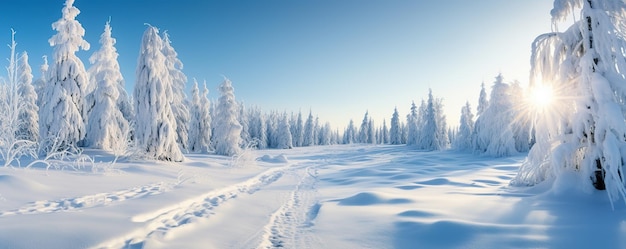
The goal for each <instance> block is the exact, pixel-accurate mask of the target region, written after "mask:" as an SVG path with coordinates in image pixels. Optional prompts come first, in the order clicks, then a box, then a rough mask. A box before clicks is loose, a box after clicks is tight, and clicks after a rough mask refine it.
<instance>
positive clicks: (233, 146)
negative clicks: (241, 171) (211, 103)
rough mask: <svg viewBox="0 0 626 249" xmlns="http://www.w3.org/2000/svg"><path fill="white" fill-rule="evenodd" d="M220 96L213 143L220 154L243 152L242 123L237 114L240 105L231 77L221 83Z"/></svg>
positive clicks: (216, 151) (230, 154)
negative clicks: (238, 104) (236, 99)
mask: <svg viewBox="0 0 626 249" xmlns="http://www.w3.org/2000/svg"><path fill="white" fill-rule="evenodd" d="M219 90H220V94H221V96H220V98H219V99H218V102H217V109H216V110H215V111H216V114H215V117H216V120H215V130H214V133H213V138H214V139H213V143H214V144H215V145H214V146H215V153H217V154H218V155H226V156H233V155H237V154H239V153H241V145H242V140H241V124H239V119H238V118H237V114H238V113H239V107H238V106H237V102H236V101H235V89H234V88H233V86H232V83H231V82H230V80H229V79H224V82H223V83H222V84H221V85H220V88H219Z"/></svg>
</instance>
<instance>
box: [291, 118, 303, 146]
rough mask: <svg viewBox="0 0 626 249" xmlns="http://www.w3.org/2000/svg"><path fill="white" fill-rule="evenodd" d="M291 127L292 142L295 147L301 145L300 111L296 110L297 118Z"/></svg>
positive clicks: (301, 126) (301, 122) (301, 123)
mask: <svg viewBox="0 0 626 249" xmlns="http://www.w3.org/2000/svg"><path fill="white" fill-rule="evenodd" d="M292 128H293V133H294V136H293V143H294V146H296V147H302V142H303V139H304V123H303V121H302V111H299V112H298V119H297V121H296V126H295V127H292Z"/></svg>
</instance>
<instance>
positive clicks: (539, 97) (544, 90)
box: [530, 85, 554, 109]
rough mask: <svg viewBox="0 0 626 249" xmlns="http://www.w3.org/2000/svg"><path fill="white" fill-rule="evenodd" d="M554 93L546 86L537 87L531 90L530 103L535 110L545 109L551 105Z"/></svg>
mask: <svg viewBox="0 0 626 249" xmlns="http://www.w3.org/2000/svg"><path fill="white" fill-rule="evenodd" d="M553 99H554V93H553V92H552V87H550V86H547V85H537V86H535V87H533V88H532V90H531V94H530V102H531V104H532V105H534V106H535V108H538V109H545V108H547V107H549V106H550V104H552V101H553Z"/></svg>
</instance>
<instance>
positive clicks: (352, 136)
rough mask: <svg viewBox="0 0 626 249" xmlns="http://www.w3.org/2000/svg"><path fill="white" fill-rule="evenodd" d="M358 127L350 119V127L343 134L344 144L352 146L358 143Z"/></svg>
mask: <svg viewBox="0 0 626 249" xmlns="http://www.w3.org/2000/svg"><path fill="white" fill-rule="evenodd" d="M356 133H357V131H356V127H355V126H354V121H353V120H352V119H350V123H349V124H348V127H346V131H345V132H344V133H343V134H344V135H343V143H344V144H352V143H355V142H356Z"/></svg>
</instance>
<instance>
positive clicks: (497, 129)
mask: <svg viewBox="0 0 626 249" xmlns="http://www.w3.org/2000/svg"><path fill="white" fill-rule="evenodd" d="M512 108H513V106H512V103H511V97H510V95H509V85H508V84H507V83H504V79H503V77H502V75H500V74H499V75H498V76H496V81H495V82H494V83H493V86H492V87H491V97H490V100H489V106H488V107H487V109H485V111H484V112H483V113H482V114H481V115H480V116H479V117H478V119H477V120H476V124H475V127H474V129H475V133H476V137H475V141H474V142H475V149H476V150H477V151H478V152H480V153H484V154H486V155H489V156H496V157H502V156H509V155H512V154H513V153H516V152H517V151H516V150H515V140H514V139H513V132H512V131H511V126H510V125H511V123H512V122H513V111H512Z"/></svg>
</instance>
